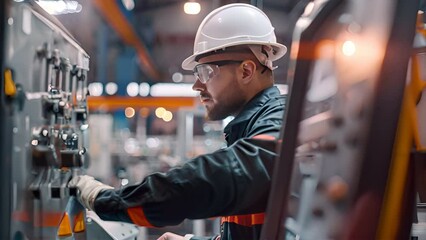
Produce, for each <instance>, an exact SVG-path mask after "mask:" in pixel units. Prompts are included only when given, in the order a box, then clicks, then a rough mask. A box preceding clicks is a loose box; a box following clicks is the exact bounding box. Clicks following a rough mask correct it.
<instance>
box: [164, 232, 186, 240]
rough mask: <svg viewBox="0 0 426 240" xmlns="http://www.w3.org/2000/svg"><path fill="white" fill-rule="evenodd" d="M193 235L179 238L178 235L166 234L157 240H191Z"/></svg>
mask: <svg viewBox="0 0 426 240" xmlns="http://www.w3.org/2000/svg"><path fill="white" fill-rule="evenodd" d="M193 236H194V235H192V234H186V235H185V236H184V237H182V236H179V235H177V234H174V233H171V232H166V233H165V234H163V235H161V237H159V238H158V239H157V240H189V239H191V238H192V237H193Z"/></svg>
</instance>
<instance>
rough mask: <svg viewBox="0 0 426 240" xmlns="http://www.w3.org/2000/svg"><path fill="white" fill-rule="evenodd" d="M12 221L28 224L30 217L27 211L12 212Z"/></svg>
mask: <svg viewBox="0 0 426 240" xmlns="http://www.w3.org/2000/svg"><path fill="white" fill-rule="evenodd" d="M12 219H13V220H14V221H18V222H29V221H30V216H29V214H28V212H27V211H14V212H12Z"/></svg>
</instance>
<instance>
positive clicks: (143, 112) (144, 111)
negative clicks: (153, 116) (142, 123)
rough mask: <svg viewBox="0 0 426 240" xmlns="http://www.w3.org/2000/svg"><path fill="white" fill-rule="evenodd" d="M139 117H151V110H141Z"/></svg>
mask: <svg viewBox="0 0 426 240" xmlns="http://www.w3.org/2000/svg"><path fill="white" fill-rule="evenodd" d="M139 115H141V117H145V118H146V117H148V116H149V108H146V107H144V108H141V109H140V110H139Z"/></svg>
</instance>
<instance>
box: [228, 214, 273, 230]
mask: <svg viewBox="0 0 426 240" xmlns="http://www.w3.org/2000/svg"><path fill="white" fill-rule="evenodd" d="M264 221H265V213H257V214H247V215H236V216H227V217H222V220H221V222H222V223H224V222H230V223H236V224H238V225H243V226H246V227H251V226H254V225H258V224H263V222H264Z"/></svg>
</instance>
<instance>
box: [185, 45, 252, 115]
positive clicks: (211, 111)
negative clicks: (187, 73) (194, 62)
mask: <svg viewBox="0 0 426 240" xmlns="http://www.w3.org/2000/svg"><path fill="white" fill-rule="evenodd" d="M236 60H237V59H235V56H234V55H232V54H226V53H224V54H217V55H211V56H207V57H204V58H201V59H200V60H199V63H200V64H206V65H204V66H202V65H200V66H199V67H200V68H199V69H198V71H197V72H200V78H199V79H197V80H196V82H195V83H194V85H193V86H192V89H194V90H195V91H199V92H200V100H201V103H202V104H203V105H204V107H205V108H206V110H207V117H208V118H209V119H210V120H221V119H224V118H226V117H228V116H232V115H236V114H237V113H238V112H239V111H240V110H241V108H242V107H243V105H244V104H245V101H246V100H245V98H244V93H243V89H241V86H240V85H239V83H238V79H237V78H238V75H237V74H238V68H239V66H240V65H241V62H242V61H236ZM233 61H236V62H233ZM209 63H211V64H209ZM207 64H208V65H207ZM201 75H203V76H201Z"/></svg>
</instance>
